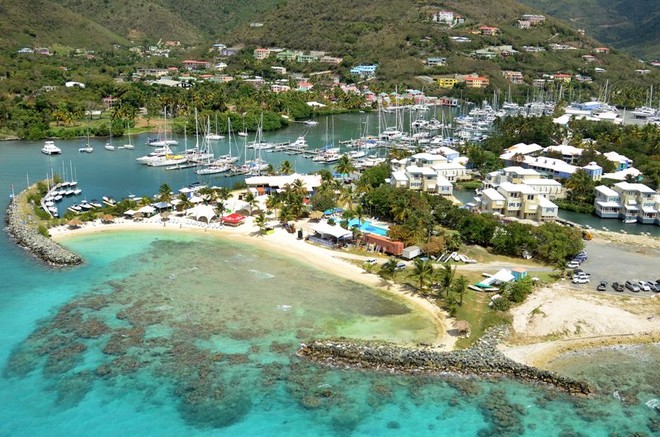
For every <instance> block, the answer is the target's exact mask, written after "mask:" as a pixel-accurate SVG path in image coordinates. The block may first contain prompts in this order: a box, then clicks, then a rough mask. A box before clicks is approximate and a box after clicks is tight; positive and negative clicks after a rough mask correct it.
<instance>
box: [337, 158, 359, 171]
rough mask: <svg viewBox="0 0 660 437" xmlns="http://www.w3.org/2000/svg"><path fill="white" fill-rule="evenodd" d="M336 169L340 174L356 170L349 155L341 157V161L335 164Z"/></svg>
mask: <svg viewBox="0 0 660 437" xmlns="http://www.w3.org/2000/svg"><path fill="white" fill-rule="evenodd" d="M335 169H336V170H337V173H339V174H340V175H350V174H351V173H353V172H354V171H355V170H356V168H355V166H354V165H353V163H352V162H351V158H349V157H348V155H342V156H341V158H339V161H337V164H336V165H335Z"/></svg>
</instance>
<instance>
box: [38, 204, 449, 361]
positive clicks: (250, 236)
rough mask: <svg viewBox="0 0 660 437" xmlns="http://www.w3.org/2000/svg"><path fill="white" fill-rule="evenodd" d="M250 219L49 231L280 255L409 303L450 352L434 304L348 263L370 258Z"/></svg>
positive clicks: (443, 320) (445, 326)
mask: <svg viewBox="0 0 660 437" xmlns="http://www.w3.org/2000/svg"><path fill="white" fill-rule="evenodd" d="M253 220H254V219H253V218H252V217H248V218H247V219H246V221H245V223H244V224H242V225H240V226H237V227H231V226H226V225H219V224H217V223H211V224H210V225H207V224H206V223H203V222H196V221H195V220H192V219H187V218H180V217H175V218H173V219H170V220H168V221H167V222H162V221H161V220H160V218H158V217H157V216H156V217H152V218H151V219H147V220H143V221H139V222H134V221H132V220H126V219H116V220H115V221H114V222H112V223H101V222H100V221H98V220H95V221H93V222H88V223H87V224H86V225H84V226H82V227H80V228H76V229H71V228H70V227H68V226H64V225H63V226H57V227H54V228H51V229H49V232H50V234H51V239H52V240H53V241H54V242H56V243H59V242H61V240H62V239H65V238H67V237H71V236H78V235H89V234H94V233H104V232H113V231H117V232H121V231H140V230H149V231H158V232H162V231H165V232H184V233H192V234H196V235H210V236H213V237H221V238H225V239H229V240H234V241H239V242H240V243H242V244H249V245H254V246H257V247H259V248H262V249H265V250H267V251H270V252H276V253H280V254H283V255H285V256H287V257H290V258H293V259H296V260H299V261H301V262H304V263H306V264H308V265H310V266H312V267H314V268H317V269H319V270H322V271H324V272H326V273H330V274H332V275H336V276H339V277H342V278H344V279H348V280H351V281H354V282H357V283H359V284H362V285H366V286H368V287H371V288H374V289H377V290H378V291H379V292H382V293H385V294H386V295H389V296H396V297H398V298H401V299H403V300H404V301H406V302H408V303H409V304H410V305H412V306H413V307H415V308H417V309H418V310H421V311H423V312H424V313H425V314H427V315H428V316H429V317H430V319H431V321H432V323H433V325H434V326H435V330H436V333H435V339H434V341H433V343H432V345H433V346H442V347H443V348H445V349H446V350H453V349H454V347H455V344H456V341H457V339H458V338H457V337H455V336H453V335H451V334H450V330H451V326H450V323H449V320H448V319H449V315H448V314H447V313H446V312H445V311H443V310H442V309H441V308H439V307H438V306H437V305H435V304H434V303H432V302H430V301H429V300H427V299H424V298H422V297H420V296H417V295H414V294H412V293H410V292H406V291H404V290H403V289H402V287H400V286H398V285H396V284H395V285H392V286H389V284H386V283H385V282H384V281H383V280H382V279H381V278H380V277H379V276H377V275H375V274H371V273H368V272H366V271H365V270H364V269H362V268H361V267H359V266H357V265H355V264H354V263H352V262H351V261H352V260H353V261H354V260H357V261H361V260H366V259H368V258H370V254H365V255H364V256H361V255H356V254H350V253H340V252H336V251H333V250H330V249H326V248H324V247H321V246H316V245H313V244H310V243H308V242H307V241H305V240H298V239H297V238H296V235H295V234H289V233H288V232H287V231H286V230H284V229H283V228H281V227H280V226H277V227H275V232H274V233H273V234H270V235H263V236H260V235H258V229H257V227H256V226H255V225H254V224H253ZM296 228H297V229H303V231H304V232H305V235H307V234H308V233H309V232H308V225H307V222H306V221H304V222H296Z"/></svg>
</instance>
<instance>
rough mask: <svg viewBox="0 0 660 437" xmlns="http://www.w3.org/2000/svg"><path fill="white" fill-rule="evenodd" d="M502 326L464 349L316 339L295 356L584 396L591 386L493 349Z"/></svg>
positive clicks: (388, 370) (329, 363)
mask: <svg viewBox="0 0 660 437" xmlns="http://www.w3.org/2000/svg"><path fill="white" fill-rule="evenodd" d="M506 332H507V328H506V327H498V328H493V329H491V330H489V331H488V332H486V333H485V334H484V335H483V337H482V338H481V339H479V340H478V341H477V343H476V344H475V345H474V346H473V347H471V348H469V349H464V350H457V351H451V352H442V351H439V350H437V349H434V348H430V347H406V346H398V345H394V344H388V343H371V342H355V341H337V340H317V341H314V342H313V343H311V344H309V345H305V344H303V345H302V346H301V347H300V349H299V350H298V355H299V356H301V357H305V358H308V359H310V360H312V361H315V362H318V363H321V364H325V365H329V366H332V367H347V368H360V369H373V370H378V371H385V372H400V373H411V374H418V373H431V374H432V373H436V374H437V373H443V372H449V373H460V374H467V375H477V376H505V377H510V378H515V379H520V380H524V381H530V382H535V383H543V384H547V385H550V386H553V387H556V388H557V389H559V390H561V391H564V392H567V393H570V394H574V395H588V394H590V393H591V392H592V389H591V387H590V386H589V385H588V384H587V383H585V382H582V381H577V380H574V379H571V378H566V377H563V376H561V375H557V374H556V373H553V372H548V371H546V370H541V369H537V368H535V367H531V366H527V365H524V364H520V363H517V362H515V361H513V360H511V359H510V358H508V357H506V356H505V355H504V354H503V353H502V352H500V351H499V350H498V349H497V345H498V343H499V341H500V340H501V338H502V336H503V335H504V334H505V333H506Z"/></svg>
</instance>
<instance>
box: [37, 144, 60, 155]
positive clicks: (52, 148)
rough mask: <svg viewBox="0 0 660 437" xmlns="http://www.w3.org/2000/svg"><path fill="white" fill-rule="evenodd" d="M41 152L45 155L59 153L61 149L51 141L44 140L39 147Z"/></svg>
mask: <svg viewBox="0 0 660 437" xmlns="http://www.w3.org/2000/svg"><path fill="white" fill-rule="evenodd" d="M41 153H44V154H46V155H59V154H60V153H62V149H60V148H59V147H57V146H56V145H55V143H54V142H53V141H46V142H45V143H44V146H43V147H42V148H41Z"/></svg>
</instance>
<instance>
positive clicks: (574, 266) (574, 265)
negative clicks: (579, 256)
mask: <svg viewBox="0 0 660 437" xmlns="http://www.w3.org/2000/svg"><path fill="white" fill-rule="evenodd" d="M578 267H580V263H579V262H577V261H569V262H568V264H566V268H567V269H577V268H578Z"/></svg>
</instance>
